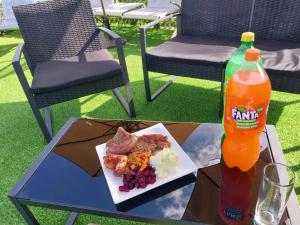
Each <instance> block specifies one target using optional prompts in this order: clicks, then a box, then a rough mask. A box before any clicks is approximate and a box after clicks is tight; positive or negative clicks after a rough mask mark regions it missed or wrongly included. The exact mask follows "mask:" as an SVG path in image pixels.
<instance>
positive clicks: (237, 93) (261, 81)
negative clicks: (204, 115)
mask: <svg viewBox="0 0 300 225" xmlns="http://www.w3.org/2000/svg"><path fill="white" fill-rule="evenodd" d="M259 58H260V50H258V49H256V48H252V49H248V50H247V51H246V53H245V60H246V61H245V63H244V64H243V65H241V67H240V69H239V70H238V71H237V72H236V73H235V74H234V75H233V76H232V78H231V79H230V80H229V82H228V87H227V91H226V96H225V97H226V103H225V112H224V129H225V134H226V138H225V140H224V143H223V146H222V154H223V159H224V162H225V163H226V165H227V166H228V167H229V168H233V167H238V168H239V169H240V170H241V171H243V172H246V171H248V170H250V169H251V168H252V167H253V166H254V164H255V163H256V161H257V160H258V158H259V154H260V143H259V137H260V134H261V132H262V131H263V130H264V127H265V124H266V119H267V112H268V107H269V102H270V98H271V83H270V80H269V77H268V75H267V73H266V72H265V70H264V69H263V68H262V67H261V65H260V64H259V63H258V60H259Z"/></svg>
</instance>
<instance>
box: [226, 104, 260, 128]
mask: <svg viewBox="0 0 300 225" xmlns="http://www.w3.org/2000/svg"><path fill="white" fill-rule="evenodd" d="M231 112H232V118H233V119H234V121H235V124H236V127H237V128H241V129H249V128H256V127H258V126H259V124H260V121H262V122H264V119H265V114H266V113H264V115H263V113H262V112H264V107H260V108H258V109H256V110H253V109H251V108H247V107H244V106H238V107H235V108H233V109H232V110H231Z"/></svg>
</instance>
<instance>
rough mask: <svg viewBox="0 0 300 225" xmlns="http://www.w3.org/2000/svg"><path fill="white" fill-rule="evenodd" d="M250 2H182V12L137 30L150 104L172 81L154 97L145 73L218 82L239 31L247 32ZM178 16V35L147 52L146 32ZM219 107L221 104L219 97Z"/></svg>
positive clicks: (236, 41)
mask: <svg viewBox="0 0 300 225" xmlns="http://www.w3.org/2000/svg"><path fill="white" fill-rule="evenodd" d="M251 7H252V1H251V0H219V1H212V0H183V1H182V7H181V13H180V14H177V15H169V16H167V17H165V18H162V19H160V20H157V21H154V22H152V23H149V24H147V25H145V26H143V27H141V29H140V33H141V49H142V59H143V71H144V81H145V90H146V97H147V100H148V101H152V100H153V99H154V98H156V97H157V96H158V95H159V94H160V93H161V92H162V91H163V90H165V89H166V88H167V87H168V86H169V85H170V84H171V83H172V82H173V81H174V79H175V77H172V78H171V80H169V81H168V82H167V83H166V84H165V85H163V86H162V87H161V88H160V89H158V90H157V91H156V92H155V93H154V94H153V95H152V94H151V90H150V82H149V76H148V71H153V72H159V73H166V74H170V75H176V76H184V77H192V78H200V79H208V80H214V81H221V80H222V78H223V74H224V68H225V65H226V62H227V60H228V59H229V57H230V56H231V54H232V53H233V51H234V50H235V49H236V47H237V46H238V44H239V39H240V35H241V31H247V30H248V29H249V18H250V14H251V10H249V9H251ZM174 17H177V36H176V37H174V38H172V39H171V40H169V41H167V42H165V43H163V44H161V45H159V46H158V47H156V48H154V49H152V50H150V51H147V50H146V47H147V46H146V31H147V30H148V29H149V28H152V27H154V26H155V25H156V24H158V23H160V22H162V21H166V20H168V19H171V18H174ZM220 99H221V102H220V105H223V102H222V101H223V97H222V94H221V98H220Z"/></svg>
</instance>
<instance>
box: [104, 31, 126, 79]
mask: <svg viewBox="0 0 300 225" xmlns="http://www.w3.org/2000/svg"><path fill="white" fill-rule="evenodd" d="M98 29H99V30H100V31H102V32H103V33H105V34H107V35H108V36H109V37H111V38H112V39H113V40H114V41H115V43H116V48H117V53H118V59H119V63H120V65H121V66H122V68H123V73H124V74H123V75H125V76H124V77H123V78H124V79H125V82H128V81H129V78H128V71H127V65H126V61H125V55H124V50H123V46H122V40H121V37H120V36H119V35H118V34H116V33H115V32H113V31H111V30H109V29H107V28H105V27H100V28H98Z"/></svg>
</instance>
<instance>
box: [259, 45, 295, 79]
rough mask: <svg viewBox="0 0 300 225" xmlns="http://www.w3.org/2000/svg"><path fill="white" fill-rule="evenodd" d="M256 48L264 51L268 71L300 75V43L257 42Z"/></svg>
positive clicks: (264, 61)
mask: <svg viewBox="0 0 300 225" xmlns="http://www.w3.org/2000/svg"><path fill="white" fill-rule="evenodd" d="M255 47H257V48H259V49H261V50H262V59H263V65H264V68H265V69H266V70H269V71H278V72H292V73H293V74H296V73H297V74H298V75H299V74H300V43H297V42H284V41H270V40H256V41H255Z"/></svg>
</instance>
